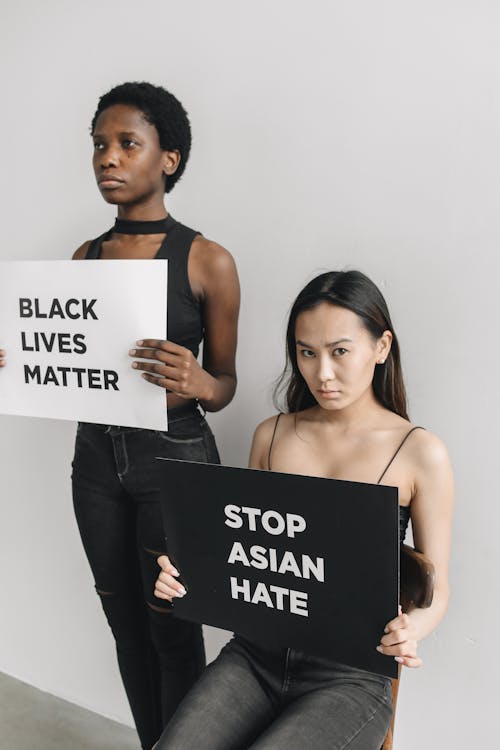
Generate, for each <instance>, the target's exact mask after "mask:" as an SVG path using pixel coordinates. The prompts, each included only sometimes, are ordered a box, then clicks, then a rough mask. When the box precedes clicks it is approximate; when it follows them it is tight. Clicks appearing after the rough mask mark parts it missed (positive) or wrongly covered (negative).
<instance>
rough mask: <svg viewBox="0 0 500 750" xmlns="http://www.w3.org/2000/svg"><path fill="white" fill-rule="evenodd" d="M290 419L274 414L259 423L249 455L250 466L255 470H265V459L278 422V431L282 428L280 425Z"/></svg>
mask: <svg viewBox="0 0 500 750" xmlns="http://www.w3.org/2000/svg"><path fill="white" fill-rule="evenodd" d="M288 417H290V415H289V414H281V415H280V414H275V415H274V416H272V417H268V418H267V419H265V420H264V421H263V422H261V423H260V424H259V425H258V426H257V428H256V430H255V432H254V435H253V441H252V450H251V453H250V466H251V467H253V468H255V469H267V468H268V462H267V457H268V455H269V448H270V446H271V441H272V439H273V435H274V432H275V430H276V425H277V422H278V420H279V423H280V425H279V429H281V428H282V426H283V425H282V423H286V422H287V420H288Z"/></svg>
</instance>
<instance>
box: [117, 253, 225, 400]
mask: <svg viewBox="0 0 500 750" xmlns="http://www.w3.org/2000/svg"><path fill="white" fill-rule="evenodd" d="M206 245H207V246H206V247H205V250H204V253H203V260H202V262H201V267H202V268H201V272H200V275H201V278H202V290H203V297H202V305H203V322H204V327H205V335H204V344H203V365H200V364H199V362H198V361H197V360H196V358H195V357H194V355H193V353H192V352H191V351H190V350H189V349H186V348H185V347H183V346H179V345H178V344H175V343H173V342H171V341H161V340H157V339H145V340H144V341H142V342H138V345H139V347H141V348H139V349H133V350H131V352H130V355H131V356H132V357H140V358H142V359H146V360H148V359H149V360H156V361H155V362H154V363H151V362H134V363H133V365H132V366H133V367H136V368H137V369H138V370H142V371H143V376H144V377H145V378H146V380H148V381H149V382H150V383H153V384H154V385H157V386H160V387H161V388H166V389H168V390H169V391H171V392H172V393H175V394H177V395H178V396H181V397H182V398H184V399H193V398H197V399H198V400H199V401H200V403H201V404H202V406H203V407H204V408H205V409H206V410H207V411H219V410H220V409H222V408H223V407H224V406H226V404H228V403H229V402H230V401H231V399H232V398H233V396H234V392H235V390H236V366H235V359H236V343H237V327H238V312H239V303H240V288H239V281H238V274H237V272H236V266H235V263H234V260H233V258H232V256H231V255H230V253H228V252H227V250H224V248H223V247H220V245H216V244H215V243H212V242H206ZM142 347H144V348H142ZM150 373H152V374H150Z"/></svg>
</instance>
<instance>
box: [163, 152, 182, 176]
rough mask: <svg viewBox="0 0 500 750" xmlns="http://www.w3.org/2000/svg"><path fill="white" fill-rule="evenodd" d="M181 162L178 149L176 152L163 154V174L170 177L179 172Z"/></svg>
mask: <svg viewBox="0 0 500 750" xmlns="http://www.w3.org/2000/svg"><path fill="white" fill-rule="evenodd" d="M180 162H181V154H180V151H178V150H177V149H176V150H175V151H164V152H163V174H166V175H170V174H174V172H176V171H177V168H178V166H179V164H180Z"/></svg>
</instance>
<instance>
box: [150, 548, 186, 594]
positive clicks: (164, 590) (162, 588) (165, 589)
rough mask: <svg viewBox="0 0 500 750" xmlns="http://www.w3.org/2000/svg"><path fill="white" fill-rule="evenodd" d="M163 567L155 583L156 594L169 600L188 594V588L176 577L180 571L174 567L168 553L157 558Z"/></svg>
mask: <svg viewBox="0 0 500 750" xmlns="http://www.w3.org/2000/svg"><path fill="white" fill-rule="evenodd" d="M157 563H158V565H159V566H160V568H161V573H160V574H159V575H158V578H157V579H156V583H155V592H154V593H155V596H156V597H158V599H167V600H168V601H169V602H171V601H172V599H173V598H174V597H178V598H182V597H183V596H184V595H185V594H187V591H186V589H185V588H184V586H183V585H182V583H179V581H176V580H175V579H176V578H177V577H178V576H179V575H180V573H179V571H178V570H177V569H176V568H174V566H173V565H172V563H171V562H170V560H169V559H168V557H167V555H161V556H160V557H159V558H158V560H157Z"/></svg>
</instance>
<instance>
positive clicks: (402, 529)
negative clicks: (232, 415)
mask: <svg viewBox="0 0 500 750" xmlns="http://www.w3.org/2000/svg"><path fill="white" fill-rule="evenodd" d="M280 417H281V414H278V416H277V417H276V422H275V423H274V430H273V435H272V438H271V442H270V443H269V451H268V454H267V468H268V470H269V471H271V451H272V447H273V443H274V438H275V437H276V430H277V429H278V422H279V419H280ZM423 429H424V428H423V427H418V426H416V427H412V428H411V430H408V432H407V433H406V435H405V436H404V438H403V439H402V441H401V442H400V444H399V445H398V447H397V449H396V450H395V452H394V453H393V455H392V457H391V460H390V461H389V463H388V464H387V466H386V467H385V469H384V471H383V472H382V474H381V475H380V476H379V478H378V480H377V484H380V482H381V481H382V479H383V478H384V476H385V474H386V472H387V470H388V468H389V466H390V465H391V464H392V462H393V461H394V459H395V458H396V456H397V455H398V453H399V451H400V450H401V448H402V447H403V445H404V444H405V443H406V441H407V440H408V438H409V437H410V435H411V433H412V432H414V431H415V430H423ZM409 520H410V508H409V506H407V505H400V506H399V541H400V543H401V544H403V542H404V540H405V536H406V529H407V528H408V522H409Z"/></svg>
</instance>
